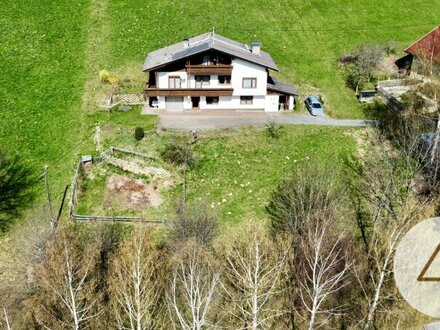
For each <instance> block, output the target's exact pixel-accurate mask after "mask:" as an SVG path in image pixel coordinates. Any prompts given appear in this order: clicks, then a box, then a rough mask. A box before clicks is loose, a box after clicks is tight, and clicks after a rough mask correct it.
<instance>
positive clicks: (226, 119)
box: [143, 110, 374, 131]
mask: <svg viewBox="0 0 440 330" xmlns="http://www.w3.org/2000/svg"><path fill="white" fill-rule="evenodd" d="M143 113H144V114H147V113H148V114H151V113H152V112H151V111H148V110H144V111H143ZM154 113H157V114H158V115H159V125H158V126H159V128H162V129H168V130H182V131H188V130H193V129H194V130H212V129H221V128H236V127H244V126H255V125H260V126H261V125H265V124H268V123H270V122H274V123H278V124H287V125H327V126H352V127H365V126H371V125H373V124H374V121H371V120H354V119H333V118H329V117H313V116H311V115H308V114H300V115H295V114H292V115H286V114H279V113H264V112H238V111H236V112H226V111H223V112H219V111H205V112H166V111H163V112H162V111H157V112H154Z"/></svg>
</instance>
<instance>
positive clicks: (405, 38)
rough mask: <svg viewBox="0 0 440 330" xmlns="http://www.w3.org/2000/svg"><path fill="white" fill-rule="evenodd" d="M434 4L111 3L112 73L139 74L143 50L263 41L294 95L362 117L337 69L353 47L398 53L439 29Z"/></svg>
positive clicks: (344, 0) (437, 2) (299, 0)
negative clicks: (217, 40)
mask: <svg viewBox="0 0 440 330" xmlns="http://www.w3.org/2000/svg"><path fill="white" fill-rule="evenodd" d="M439 8H440V0H424V1H417V2H411V1H397V0H393V1H381V0H371V1H370V0H369V1H365V0H361V1H348V0H341V1H328V0H312V1H304V0H284V1H270V2H268V1H261V0H257V1H255V0H243V1H217V0H206V1H193V0H182V1H178V2H175V1H154V2H152V1H151V2H145V1H144V0H132V1H112V2H111V3H110V5H109V7H108V17H109V19H110V21H111V34H110V37H109V39H110V40H111V48H110V49H111V62H110V63H109V66H110V67H111V68H115V69H119V68H123V67H125V66H127V65H133V63H136V66H138V67H139V68H141V65H142V63H143V61H144V56H145V54H146V53H147V52H149V51H152V50H155V49H157V48H159V47H163V46H166V45H169V44H172V43H175V42H178V41H180V40H181V39H182V38H183V37H191V36H195V35H197V34H200V33H204V32H207V31H210V30H211V29H212V27H213V26H214V27H215V30H216V31H217V32H218V33H219V34H221V35H224V36H225V37H229V38H232V39H235V40H238V41H241V42H244V43H250V42H251V41H253V40H260V41H262V42H263V48H264V50H266V51H268V52H270V54H271V55H272V56H273V58H274V59H275V61H276V62H277V64H278V65H279V68H280V70H281V72H280V77H281V78H282V79H284V80H286V81H290V82H291V83H293V84H295V85H297V87H299V90H300V92H302V93H303V95H302V97H304V96H305V94H306V93H309V92H313V93H319V94H322V95H323V96H324V98H325V100H326V101H327V102H326V108H327V110H329V111H330V112H331V115H332V116H334V117H337V118H361V117H363V116H364V114H363V112H362V110H361V107H360V106H359V104H358V103H357V101H356V99H355V97H354V92H353V91H352V90H350V89H348V88H346V87H345V79H344V77H343V75H342V73H341V72H340V71H339V70H338V65H337V59H338V57H339V56H340V55H342V54H345V53H348V52H350V51H352V50H354V49H355V48H356V47H357V45H359V44H360V43H369V42H377V43H385V42H386V41H389V40H396V41H398V42H399V43H400V48H401V49H403V48H404V47H405V46H406V45H408V44H409V43H411V42H413V41H415V40H417V39H418V38H419V37H421V36H422V35H423V34H425V33H427V32H429V31H430V30H431V29H433V28H434V27H435V26H437V25H438V24H439V21H438V10H439Z"/></svg>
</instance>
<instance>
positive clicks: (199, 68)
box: [185, 64, 232, 76]
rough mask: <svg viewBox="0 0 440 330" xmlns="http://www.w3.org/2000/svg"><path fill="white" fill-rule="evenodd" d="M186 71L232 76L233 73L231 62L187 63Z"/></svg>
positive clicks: (198, 73) (195, 73)
mask: <svg viewBox="0 0 440 330" xmlns="http://www.w3.org/2000/svg"><path fill="white" fill-rule="evenodd" d="M185 69H186V72H187V73H188V74H194V75H210V74H220V75H225V76H230V75H231V74H232V65H230V64H216V65H203V64H197V65H186V66H185Z"/></svg>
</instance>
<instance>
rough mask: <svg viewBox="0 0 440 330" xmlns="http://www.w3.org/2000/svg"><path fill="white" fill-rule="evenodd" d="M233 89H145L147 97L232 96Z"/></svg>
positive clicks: (153, 87) (152, 87)
mask: <svg viewBox="0 0 440 330" xmlns="http://www.w3.org/2000/svg"><path fill="white" fill-rule="evenodd" d="M232 92H233V89H232V88H156V87H155V86H151V87H146V88H145V96H148V97H151V96H231V95H232Z"/></svg>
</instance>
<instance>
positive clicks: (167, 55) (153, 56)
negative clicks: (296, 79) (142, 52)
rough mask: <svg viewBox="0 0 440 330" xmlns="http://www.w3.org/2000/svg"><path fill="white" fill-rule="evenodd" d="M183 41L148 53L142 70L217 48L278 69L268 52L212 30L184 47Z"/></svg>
mask: <svg viewBox="0 0 440 330" xmlns="http://www.w3.org/2000/svg"><path fill="white" fill-rule="evenodd" d="M185 43H186V42H185V41H181V42H178V43H177V44H174V45H171V46H167V47H164V48H160V49H158V50H155V51H153V52H151V53H149V54H148V55H147V58H146V60H145V63H144V71H150V70H153V69H155V68H157V67H160V66H162V65H165V64H168V63H172V62H174V61H177V60H181V59H184V58H187V57H189V56H192V55H195V54H199V53H202V52H204V51H207V50H210V49H213V50H217V51H220V52H223V53H226V54H229V55H232V56H235V57H238V58H241V59H243V60H246V61H249V62H252V63H256V64H259V65H262V66H264V67H266V68H269V69H272V70H276V71H278V67H277V65H276V64H275V62H274V60H273V59H272V57H271V56H270V55H269V53H266V52H264V51H260V54H258V55H257V54H254V53H252V52H251V50H250V47H248V46H247V45H244V44H242V43H239V42H236V41H234V40H231V39H228V38H225V37H222V36H220V35H218V34H215V33H213V32H208V33H204V34H201V35H199V36H197V37H194V38H191V39H189V40H188V46H187V47H185Z"/></svg>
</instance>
